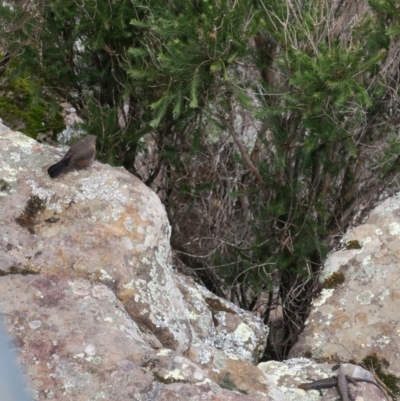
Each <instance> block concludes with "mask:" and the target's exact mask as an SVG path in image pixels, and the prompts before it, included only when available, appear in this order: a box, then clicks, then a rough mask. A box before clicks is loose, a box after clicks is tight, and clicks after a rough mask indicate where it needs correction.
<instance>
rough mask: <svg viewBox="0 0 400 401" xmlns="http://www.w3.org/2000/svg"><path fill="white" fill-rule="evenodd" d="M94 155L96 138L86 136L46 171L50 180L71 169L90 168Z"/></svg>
mask: <svg viewBox="0 0 400 401" xmlns="http://www.w3.org/2000/svg"><path fill="white" fill-rule="evenodd" d="M95 154H96V136H94V135H88V136H87V137H86V138H83V139H81V140H80V141H78V142H75V143H74V144H72V146H71V147H70V148H69V150H68V152H67V153H66V154H65V156H64V157H63V158H62V159H61V160H60V161H59V162H58V163H56V164H53V165H52V166H50V167H49V168H48V169H47V172H48V173H49V176H50V177H51V178H54V177H57V176H58V175H60V174H61V173H62V172H63V171H69V170H71V169H73V168H78V169H81V168H85V167H88V166H90V164H91V163H92V161H93V159H94V156H95Z"/></svg>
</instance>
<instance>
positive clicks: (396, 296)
mask: <svg viewBox="0 0 400 401" xmlns="http://www.w3.org/2000/svg"><path fill="white" fill-rule="evenodd" d="M389 297H390V300H391V301H398V300H399V299H400V293H399V292H396V291H391V292H390V295H389Z"/></svg>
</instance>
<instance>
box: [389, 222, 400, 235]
mask: <svg viewBox="0 0 400 401" xmlns="http://www.w3.org/2000/svg"><path fill="white" fill-rule="evenodd" d="M389 234H390V235H400V224H399V223H397V222H393V223H390V224H389Z"/></svg>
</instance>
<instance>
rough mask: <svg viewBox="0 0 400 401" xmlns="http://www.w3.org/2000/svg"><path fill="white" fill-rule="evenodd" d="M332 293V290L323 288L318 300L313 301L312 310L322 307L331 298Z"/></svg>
mask: <svg viewBox="0 0 400 401" xmlns="http://www.w3.org/2000/svg"><path fill="white" fill-rule="evenodd" d="M333 291H334V289H333V288H324V289H323V290H322V291H321V295H320V296H319V298H318V299H315V300H314V301H313V306H314V308H319V307H320V306H322V305H324V304H325V302H326V300H327V299H328V298H330V297H331V296H332V294H333Z"/></svg>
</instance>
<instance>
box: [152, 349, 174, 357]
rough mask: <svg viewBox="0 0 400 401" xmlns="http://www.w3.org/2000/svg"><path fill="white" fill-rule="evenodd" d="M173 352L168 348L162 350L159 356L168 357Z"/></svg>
mask: <svg viewBox="0 0 400 401" xmlns="http://www.w3.org/2000/svg"><path fill="white" fill-rule="evenodd" d="M171 352H172V351H171V350H170V349H168V348H163V349H160V350H159V351H158V352H157V354H156V355H157V356H167V355H169V354H170V353H171Z"/></svg>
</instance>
